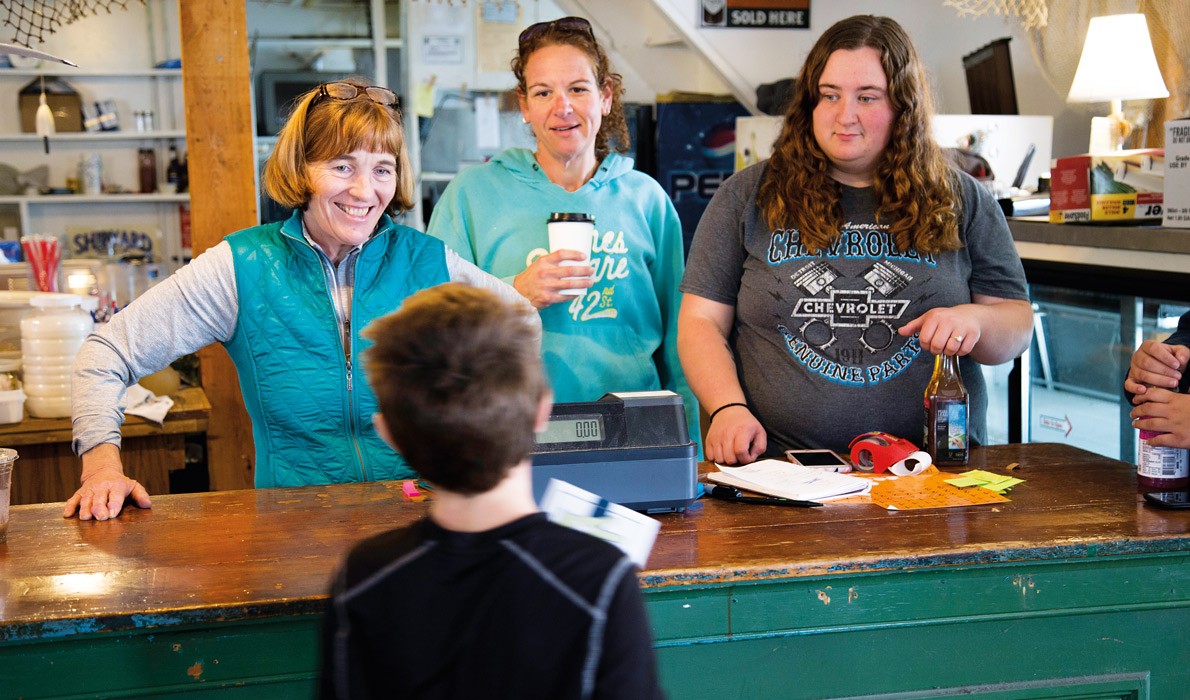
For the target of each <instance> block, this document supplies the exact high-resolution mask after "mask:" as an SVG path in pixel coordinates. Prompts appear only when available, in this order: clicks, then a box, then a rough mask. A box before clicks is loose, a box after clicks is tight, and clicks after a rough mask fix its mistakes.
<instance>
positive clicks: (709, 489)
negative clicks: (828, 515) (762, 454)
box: [702, 483, 823, 508]
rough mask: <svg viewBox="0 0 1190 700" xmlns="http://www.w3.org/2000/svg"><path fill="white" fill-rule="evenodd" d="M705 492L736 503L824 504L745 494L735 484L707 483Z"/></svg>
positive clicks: (809, 506)
mask: <svg viewBox="0 0 1190 700" xmlns="http://www.w3.org/2000/svg"><path fill="white" fill-rule="evenodd" d="M702 487H703V493H705V494H706V495H707V496H709V497H711V498H717V499H719V500H721V501H732V502H734V503H752V504H754V505H762V506H791V507H794V508H817V507H819V506H821V505H823V504H821V503H819V502H817V501H799V500H797V499H793V498H776V497H769V496H764V497H761V496H745V495H744V494H743V493H741V492H740V490H739V489H737V488H736V487H734V486H723V485H722V484H706V483H704V484H703V485H702Z"/></svg>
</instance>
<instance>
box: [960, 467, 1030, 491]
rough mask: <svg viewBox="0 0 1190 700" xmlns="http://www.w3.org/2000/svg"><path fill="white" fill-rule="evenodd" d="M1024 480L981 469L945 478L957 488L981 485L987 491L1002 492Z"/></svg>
mask: <svg viewBox="0 0 1190 700" xmlns="http://www.w3.org/2000/svg"><path fill="white" fill-rule="evenodd" d="M1024 481H1025V480H1024V479H1018V478H1016V477H1014V476H1000V475H999V474H993V473H991V472H985V471H984V470H982V469H973V470H971V471H969V472H963V473H962V474H960V475H958V476H957V477H955V478H953V479H947V480H946V483H948V484H950V485H951V486H958V487H959V488H966V487H968V486H982V487H983V488H985V489H987V490H989V491H995V492H996V493H999V494H1003V493H1004V492H1005V491H1008V490H1009V489H1011V488H1012V487H1013V486H1016V485H1017V484H1021V483H1024Z"/></svg>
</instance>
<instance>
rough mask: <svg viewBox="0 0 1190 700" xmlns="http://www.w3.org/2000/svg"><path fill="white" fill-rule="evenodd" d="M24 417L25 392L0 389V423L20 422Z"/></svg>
mask: <svg viewBox="0 0 1190 700" xmlns="http://www.w3.org/2000/svg"><path fill="white" fill-rule="evenodd" d="M24 417H25V392H23V391H21V390H20V389H12V390H9V391H0V423H20V422H21V420H22V419H23V418H24Z"/></svg>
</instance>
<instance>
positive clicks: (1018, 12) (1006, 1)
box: [942, 0, 1049, 29]
mask: <svg viewBox="0 0 1190 700" xmlns="http://www.w3.org/2000/svg"><path fill="white" fill-rule="evenodd" d="M942 4H943V5H945V6H946V7H950V8H953V9H954V10H955V11H956V12H958V13H959V16H960V17H967V16H970V17H981V16H983V15H986V14H994V15H1000V16H1001V17H1016V18H1017V19H1019V20H1020V23H1021V26H1022V27H1024V28H1025V29H1033V28H1034V27H1044V26H1045V24H1046V19H1047V17H1048V13H1049V8H1048V7H1047V6H1046V4H1045V0H942Z"/></svg>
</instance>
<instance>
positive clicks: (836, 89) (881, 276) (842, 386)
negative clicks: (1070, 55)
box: [678, 15, 1032, 464]
mask: <svg viewBox="0 0 1190 700" xmlns="http://www.w3.org/2000/svg"><path fill="white" fill-rule="evenodd" d="M930 111H931V107H930V100H929V90H928V88H927V86H926V82H925V74H924V71H923V69H922V65H921V61H920V59H919V57H918V55H917V52H916V50H915V49H914V48H913V45H912V43H911V42H910V41H909V38H908V36H907V35H906V34H905V32H904V30H903V29H902V28H901V27H900V25H898V24H897V23H896V22H894V21H893V20H891V19H888V18H886V17H874V16H868V15H865V16H856V17H851V18H848V19H845V20H842V21H840V22H838V23H837V24H835V25H834V26H833V27H831V28H830V29H828V30H827V31H826V32H825V33H824V34H823V36H822V37H821V38H820V39H819V40H818V41H817V43H816V44H815V45H814V47H813V48H812V49H811V50H810V54H809V56H808V57H807V59H806V63H805V65H804V66H803V68H802V74H801V76H800V78H799V80H798V85H797V88H796V90H795V94H794V96H793V98H792V100H791V103H790V107H789V109H788V111H787V112H786V115H785V124H784V127H783V129H782V131H781V134H780V136H779V137H778V138H777V141H776V143H775V145H774V152H773V155H772V157H771V158H770V159H769V160H768V161H765V162H763V163H760V164H758V165H755V166H752V167H751V168H748V169H746V170H744V171H743V172H741V173H738V174H737V175H735V176H733V177H731V178H729V179H728V180H727V181H726V182H725V183H724V184H723V186H722V187H720V188H719V191H718V192H717V193H716V195H715V197H714V198H713V199H712V200H711V203H710V205H709V206H708V208H707V211H706V213H705V214H704V215H703V218H702V221H701V222H700V223H699V226H698V231H697V233H696V234H695V237H694V243H693V246H692V247H691V250H690V257H689V259H688V261H687V267H686V275H685V277H684V279H683V282H682V285H681V290H682V291H683V292H684V297H683V301H682V309H681V314H680V316H679V341H678V344H679V353H680V356H681V360H682V366H683V369H684V370H685V372H686V376H687V378H688V380H689V382H690V386H691V388H692V389H693V390H694V393H695V395H696V396H697V397H698V400H699V402H700V403H701V404H702V405H703V406H706V407H707V409H708V410H709V411H711V412H712V416H713V417H712V420H711V424H710V428H709V430H708V432H707V438H706V443H705V444H706V457H707V459H710V460H713V461H716V462H720V463H723V464H737V463H747V462H751V461H753V460H755V459H757V458H759V457H761V456H766V455H767V456H778V455H780V454H781V453H782V451H783V450H785V449H790V448H804V447H815V448H816V447H827V448H832V449H836V450H845V449H846V447H847V443H848V442H849V441H850V440H851V438H853V437H855V436H856V435H858V434H860V433H863V432H867V431H870V430H883V431H886V432H890V433H892V434H894V435H898V436H900V437H906V438H909V439H910V440H912V441H917V440H919V439H920V436H921V428H922V419H923V413H922V392H923V390H924V388H925V385H926V382H927V381H928V380H929V376H930V374H931V372H932V369H933V355H938V354H948V355H956V356H967V357H970V358H971V359H972V360H975V362H978V363H983V364H999V363H1002V362H1006V361H1008V360H1010V359H1012V358H1014V357H1016V356H1018V355H1020V354H1021V353H1022V352H1024V350H1025V349H1026V348H1027V347H1028V343H1029V337H1030V332H1031V329H1032V310H1031V307H1030V304H1029V301H1028V291H1027V289H1026V286H1025V276H1024V270H1023V268H1022V266H1021V262H1020V258H1019V257H1018V255H1017V253H1016V250H1015V248H1014V246H1013V243H1012V238H1011V236H1010V234H1009V231H1008V227H1007V224H1006V223H1005V221H1004V217H1003V215H1002V214H1001V213H1000V210H999V207H998V206H997V205H996V203H995V201H994V200H993V199H992V198H991V196H990V195H989V194H988V193H987V192H986V191H985V190H984V189H983V188H982V187H981V186H980V185H979V184H978V183H976V182H975V181H974V180H973V179H972V178H970V177H968V176H966V175H964V174H961V173H959V172H957V171H955V170H953V169H951V168H950V167H949V166H948V165H947V162H946V160H945V158H944V156H943V155H942V152H941V149H940V148H939V147H938V146H937V145H936V144H935V143H934V142H933V140H932V137H931V135H930V128H929V116H930ZM962 372H963V378H964V381H965V382H966V384H967V387H968V391H969V393H970V395H971V415H970V425H969V432H970V435H971V438H972V440H973V441H975V442H982V441H983V440H984V432H985V423H986V419H985V409H986V399H987V397H986V391H985V388H984V383H983V378H982V374H981V373H980V371H979V368H978V367H977V366H975V365H974V364H973V363H970V362H968V363H962Z"/></svg>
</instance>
